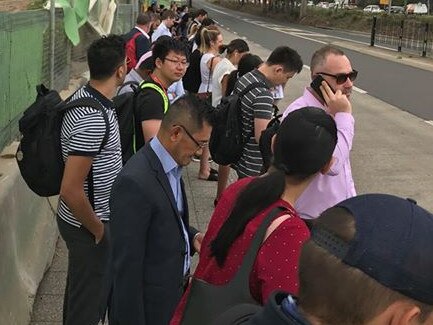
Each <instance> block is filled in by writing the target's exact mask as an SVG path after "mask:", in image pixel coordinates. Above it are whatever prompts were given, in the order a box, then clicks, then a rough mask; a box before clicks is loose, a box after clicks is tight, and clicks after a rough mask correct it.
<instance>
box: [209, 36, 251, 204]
mask: <svg viewBox="0 0 433 325" xmlns="http://www.w3.org/2000/svg"><path fill="white" fill-rule="evenodd" d="M249 50H250V49H249V47H248V44H247V42H245V41H244V40H243V39H240V38H237V39H234V40H232V41H231V42H230V43H229V44H228V45H223V46H222V47H221V48H220V52H224V51H227V54H226V57H225V58H224V59H222V60H221V61H220V62H219V63H218V64H217V65H216V67H215V69H214V72H213V74H212V106H213V107H216V106H217V105H218V104H219V103H220V101H221V98H222V97H223V96H228V95H230V94H228V93H227V83H228V80H229V75H230V73H231V72H232V71H234V70H236V66H237V65H238V63H239V61H240V59H241V58H242V57H243V56H244V55H245V54H247V53H248V51H249ZM229 174H230V166H223V165H219V166H218V187H217V195H216V199H215V201H214V205H216V204H215V203H216V202H217V201H218V198H219V197H220V195H221V194H222V192H223V191H224V189H225V188H226V186H227V181H228V178H229Z"/></svg>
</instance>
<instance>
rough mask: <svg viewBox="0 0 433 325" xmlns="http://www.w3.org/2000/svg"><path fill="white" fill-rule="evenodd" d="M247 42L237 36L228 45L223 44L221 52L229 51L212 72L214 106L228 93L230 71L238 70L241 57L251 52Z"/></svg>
mask: <svg viewBox="0 0 433 325" xmlns="http://www.w3.org/2000/svg"><path fill="white" fill-rule="evenodd" d="M249 50H250V49H249V47H248V44H247V42H245V41H244V40H243V39H240V38H237V39H234V40H232V41H231V42H230V43H229V44H228V45H223V46H222V47H221V49H220V52H224V51H227V54H226V57H225V58H224V59H222V60H221V61H220V62H219V63H218V64H217V65H216V66H215V69H214V71H213V74H212V106H214V107H216V106H217V105H218V104H219V103H220V101H221V98H222V97H223V96H227V95H230V94H226V89H227V81H228V79H229V75H230V72H232V71H233V70H236V66H237V65H238V63H239V61H240V59H241V58H242V57H243V56H244V55H245V54H247V53H248V52H249Z"/></svg>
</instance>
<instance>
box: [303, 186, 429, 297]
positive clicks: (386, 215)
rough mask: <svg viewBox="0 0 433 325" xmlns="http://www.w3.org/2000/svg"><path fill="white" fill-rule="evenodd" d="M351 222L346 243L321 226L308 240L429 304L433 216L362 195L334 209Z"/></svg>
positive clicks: (408, 203) (410, 204)
mask: <svg viewBox="0 0 433 325" xmlns="http://www.w3.org/2000/svg"><path fill="white" fill-rule="evenodd" d="M336 207H341V208H344V209H347V210H348V211H349V212H350V213H351V214H352V215H353V217H354V219H355V228H356V232H355V236H354V238H353V239H352V240H351V241H350V242H346V241H344V240H342V239H341V238H339V237H338V236H337V235H335V234H334V233H332V232H331V231H330V230H327V229H324V228H323V227H320V226H317V225H316V226H314V227H313V229H312V232H311V238H312V240H313V241H314V242H315V243H316V244H317V245H319V246H320V247H322V248H324V249H326V250H327V251H328V252H329V253H331V254H332V255H334V256H336V257H337V258H339V259H341V260H342V262H343V263H345V264H347V265H349V266H352V267H354V268H356V269H358V270H360V271H362V272H363V273H365V274H367V275H368V276H370V277H371V278H373V279H375V280H376V281H378V282H379V283H381V284H382V285H384V286H385V287H387V288H389V289H392V290H394V291H397V292H400V293H401V294H403V295H405V296H407V297H409V298H412V299H415V300H417V301H420V302H423V303H426V304H429V305H433V215H432V214H431V213H430V212H428V211H426V210H424V209H423V208H421V207H419V206H418V205H417V203H416V202H415V201H414V200H412V199H403V198H399V197H397V196H393V195H388V194H365V195H360V196H356V197H353V198H350V199H348V200H345V201H343V202H341V203H339V204H337V205H336Z"/></svg>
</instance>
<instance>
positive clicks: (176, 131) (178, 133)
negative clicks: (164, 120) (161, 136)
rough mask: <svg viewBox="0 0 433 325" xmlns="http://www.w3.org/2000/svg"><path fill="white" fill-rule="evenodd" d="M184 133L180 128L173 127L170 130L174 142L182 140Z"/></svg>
mask: <svg viewBox="0 0 433 325" xmlns="http://www.w3.org/2000/svg"><path fill="white" fill-rule="evenodd" d="M181 136H182V132H181V128H180V126H177V125H173V126H172V127H171V129H170V139H171V141H172V142H178V141H179V140H180V139H181Z"/></svg>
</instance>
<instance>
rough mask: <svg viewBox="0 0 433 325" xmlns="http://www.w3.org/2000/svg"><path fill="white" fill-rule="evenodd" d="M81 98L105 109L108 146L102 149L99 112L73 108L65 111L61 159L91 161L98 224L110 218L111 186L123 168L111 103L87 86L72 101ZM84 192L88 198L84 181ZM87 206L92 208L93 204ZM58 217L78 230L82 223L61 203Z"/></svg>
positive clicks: (104, 126) (103, 121)
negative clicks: (89, 99) (97, 102)
mask: <svg viewBox="0 0 433 325" xmlns="http://www.w3.org/2000/svg"><path fill="white" fill-rule="evenodd" d="M82 97H92V98H94V99H96V100H98V101H99V102H100V103H101V104H102V106H103V107H104V108H105V111H106V113H107V116H108V121H109V135H108V140H107V143H106V144H105V145H104V146H103V147H102V148H101V144H102V141H103V138H104V136H105V132H106V124H105V120H104V117H103V115H102V112H101V111H100V110H97V109H94V108H92V107H78V108H73V109H70V110H69V111H67V112H66V113H65V115H64V117H63V122H62V132H61V145H62V155H63V159H64V160H65V161H66V159H67V158H68V156H70V155H74V156H88V157H93V164H92V168H93V193H94V202H93V203H94V209H95V213H96V215H97V216H98V217H99V218H100V219H101V220H105V221H108V220H109V218H110V207H109V198H110V191H111V186H112V184H113V182H114V179H115V178H116V176H117V174H118V173H119V171H120V169H121V168H122V149H121V145H120V136H119V126H118V122H117V116H116V112H115V110H114V107H113V104H112V102H111V101H110V100H109V99H107V98H106V97H105V96H103V95H102V94H101V93H100V92H98V91H97V90H96V89H94V88H92V87H91V86H90V85H85V86H83V87H82V88H80V89H79V90H78V91H77V92H76V93H75V94H74V95H73V96H72V98H71V100H74V99H77V98H82ZM100 149H101V151H100V152H99V150H100ZM98 152H99V153H98ZM84 191H85V193H86V195H87V196H88V183H87V180H86V181H85V183H84ZM90 203H91V204H92V202H90ZM58 215H59V217H60V218H62V219H63V220H64V221H65V222H67V223H69V224H71V225H74V226H76V227H80V226H81V223H80V222H79V221H78V220H77V219H76V218H75V217H74V216H73V215H72V213H71V211H70V209H69V208H68V206H67V205H66V204H65V202H63V200H60V204H59V208H58Z"/></svg>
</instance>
